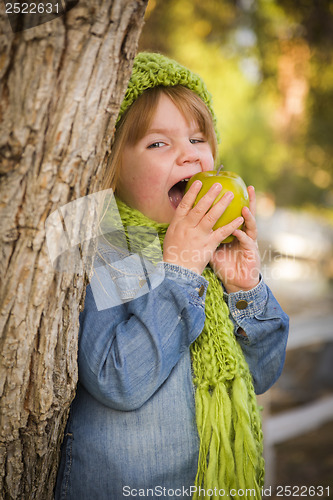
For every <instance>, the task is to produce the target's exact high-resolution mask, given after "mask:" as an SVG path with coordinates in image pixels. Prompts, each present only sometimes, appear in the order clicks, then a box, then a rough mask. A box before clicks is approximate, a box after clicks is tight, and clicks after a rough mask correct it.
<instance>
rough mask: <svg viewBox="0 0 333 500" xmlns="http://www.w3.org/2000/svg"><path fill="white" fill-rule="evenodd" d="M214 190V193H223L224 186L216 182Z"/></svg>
mask: <svg viewBox="0 0 333 500" xmlns="http://www.w3.org/2000/svg"><path fill="white" fill-rule="evenodd" d="M212 188H213V189H214V191H221V189H222V185H221V184H219V183H218V182H215V184H213V186H212Z"/></svg>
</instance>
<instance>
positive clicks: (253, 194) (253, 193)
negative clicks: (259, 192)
mask: <svg viewBox="0 0 333 500" xmlns="http://www.w3.org/2000/svg"><path fill="white" fill-rule="evenodd" d="M247 192H248V193H249V202H250V211H251V213H252V215H253V217H255V216H256V191H255V189H254V187H253V186H249V187H248V188H247Z"/></svg>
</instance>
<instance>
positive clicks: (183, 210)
mask: <svg viewBox="0 0 333 500" xmlns="http://www.w3.org/2000/svg"><path fill="white" fill-rule="evenodd" d="M201 186H202V183H201V181H195V182H194V183H193V184H192V186H191V187H190V189H189V190H188V192H187V193H186V194H185V196H184V197H183V199H182V201H181V202H180V204H179V205H178V207H177V208H176V212H175V215H174V217H173V219H172V221H171V223H170V226H169V227H168V230H167V232H166V235H165V239H164V245H163V260H164V262H169V263H171V264H177V265H179V266H182V267H186V268H187V269H190V270H192V271H194V272H196V273H198V274H201V273H202V271H203V270H204V269H205V267H206V265H207V264H208V262H209V261H210V260H211V259H213V255H214V253H215V251H216V249H217V247H218V245H219V244H220V242H221V241H223V240H224V239H225V238H226V237H227V236H229V235H230V234H232V233H233V232H234V231H235V230H236V228H237V227H238V226H240V225H241V224H242V223H243V217H238V218H237V219H235V220H233V221H232V222H230V223H229V224H227V225H225V226H224V227H222V228H218V229H216V230H215V231H213V226H214V224H215V223H216V221H217V220H218V218H219V217H220V216H221V215H222V213H223V212H224V210H225V209H226V208H227V206H228V205H229V203H230V202H231V200H232V198H233V196H234V195H233V193H231V192H227V193H225V195H224V196H223V197H222V198H221V200H219V201H218V202H217V203H216V205H214V206H213V207H211V205H212V203H213V201H214V200H215V198H216V197H217V195H218V194H219V192H220V191H221V189H222V186H221V185H220V184H219V183H216V184H214V185H213V186H212V187H211V188H210V190H209V191H208V192H207V193H206V194H205V196H203V197H202V198H201V200H200V201H199V202H198V203H197V205H196V206H195V207H193V203H194V201H195V199H196V197H197V194H198V193H199V191H200V189H201ZM192 207H193V208H192ZM210 207H211V208H210Z"/></svg>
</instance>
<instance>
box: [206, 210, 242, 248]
mask: <svg viewBox="0 0 333 500" xmlns="http://www.w3.org/2000/svg"><path fill="white" fill-rule="evenodd" d="M243 222H244V219H243V217H237V219H234V220H233V221H231V222H229V224H226V225H225V226H223V227H219V228H218V229H215V231H214V233H213V234H214V239H215V241H216V245H217V246H218V245H219V244H220V243H221V241H223V240H225V239H226V238H227V237H228V236H230V235H231V234H234V233H235V232H236V230H237V228H238V227H239V226H241V225H242V224H243Z"/></svg>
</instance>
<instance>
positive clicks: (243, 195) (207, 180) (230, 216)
mask: <svg viewBox="0 0 333 500" xmlns="http://www.w3.org/2000/svg"><path fill="white" fill-rule="evenodd" d="M196 180H200V181H201V182H202V187H201V189H200V192H199V194H198V196H197V198H196V200H195V202H194V204H193V206H195V205H196V204H197V203H198V201H199V200H200V199H201V198H202V197H203V196H204V195H205V194H206V193H207V191H208V190H209V188H211V187H212V185H213V184H215V183H216V182H219V183H220V184H221V185H222V191H221V192H220V193H219V194H218V196H217V197H216V199H215V200H214V202H213V205H215V203H217V202H218V201H219V200H220V199H221V198H222V196H223V195H224V193H225V192H226V191H232V192H233V193H234V198H233V200H232V201H231V202H230V204H229V205H228V207H227V208H226V210H225V211H224V213H223V214H222V215H221V217H220V218H219V219H218V221H217V222H216V224H215V225H214V227H213V229H217V228H218V227H222V226H225V225H226V224H229V222H231V221H233V220H234V219H236V218H237V217H239V216H241V215H242V208H243V207H245V206H246V207H248V206H249V195H248V192H247V189H246V184H245V182H244V181H243V179H242V178H241V177H240V176H239V175H237V174H235V173H234V172H229V171H227V170H222V171H217V170H209V171H206V172H200V173H198V174H195V175H193V177H191V179H190V180H189V181H188V183H187V185H186V188H185V193H186V192H187V191H188V189H189V188H190V186H191V185H192V184H193V182H194V181H196ZM242 228H243V224H242V225H241V226H240V227H239V228H238V229H242ZM233 239H234V236H233V235H230V236H228V237H227V238H226V239H225V240H223V241H222V243H230V242H231V241H232V240H233Z"/></svg>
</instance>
